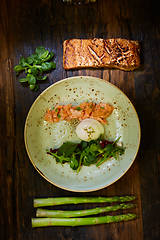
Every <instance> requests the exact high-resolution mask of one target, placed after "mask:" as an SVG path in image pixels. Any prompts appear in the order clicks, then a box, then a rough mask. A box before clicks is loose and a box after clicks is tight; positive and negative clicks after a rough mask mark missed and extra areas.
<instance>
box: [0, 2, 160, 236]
mask: <svg viewBox="0 0 160 240" xmlns="http://www.w3.org/2000/svg"><path fill="white" fill-rule="evenodd" d="M92 37H99V38H100V37H101V38H111V37H123V38H129V39H133V40H138V41H140V42H141V44H142V63H143V64H142V67H141V69H139V70H137V71H134V72H127V73H126V72H123V71H119V70H107V69H101V70H91V69H85V70H72V71H65V70H64V69H63V67H62V57H63V56H62V54H63V51H62V43H63V41H64V40H65V39H69V38H92ZM159 41H160V17H159V12H158V8H157V7H156V5H155V4H154V3H153V1H149V0H147V1H144V0H141V1H140V0H135V1H126V0H115V1H111V0H107V1H106V0H97V2H96V3H95V4H91V5H85V6H79V7H77V6H72V5H71V6H69V5H65V4H63V3H62V2H61V1H60V0H40V1H38V0H35V1H31V0H23V1H20V0H1V6H0V143H1V144H0V170H1V171H0V183H1V190H0V207H1V214H0V223H1V224H0V228H1V229H0V239H3V240H22V239H23V240H37V239H38V240H48V239H55V240H56V239H57V240H84V239H89V240H106V239H107V240H123V239H126V240H135V239H136V240H159V239H160V218H159V214H160V200H159V199H160V191H159V189H160V152H159V149H160V148H159V147H160V138H159V136H160V128H159V125H160V57H159V56H160V45H159ZM39 45H43V46H45V47H48V48H50V49H52V50H53V51H54V52H55V61H56V63H57V67H56V70H54V71H53V72H52V73H51V74H50V76H49V79H48V80H47V81H45V82H44V83H42V84H41V85H40V89H39V91H38V92H36V93H34V92H31V91H30V90H29V89H28V88H26V87H23V86H22V85H20V84H19V83H18V81H17V79H16V76H15V73H14V72H13V66H14V65H16V64H17V63H18V60H19V58H20V56H22V55H23V56H28V55H29V54H31V53H32V52H33V51H34V49H35V47H37V46H39ZM77 75H88V76H89V75H91V76H96V77H100V78H103V79H105V80H106V81H109V82H111V83H113V84H115V85H116V86H118V87H119V88H120V89H121V90H122V91H124V93H125V94H126V95H127V96H128V97H129V98H130V100H131V101H132V102H133V103H134V105H135V107H136V110H137V112H138V115H139V117H140V123H141V128H142V141H141V146H140V151H139V153H138V156H137V158H136V160H135V162H134V164H133V165H132V167H131V168H130V170H129V171H128V172H127V173H126V174H125V175H124V176H123V177H122V178H121V179H120V180H119V181H117V182H116V183H114V184H113V185H111V186H109V187H107V188H105V189H103V190H100V191H97V192H93V193H89V194H85V193H81V194H80V193H71V192H68V191H64V190H61V189H59V188H57V187H54V186H53V185H51V184H49V183H48V182H47V181H46V180H44V179H43V178H42V177H41V176H40V175H39V174H38V173H37V172H36V171H35V170H34V168H33V166H32V165H31V163H30V161H29V159H28V156H27V154H26V151H25V146H24V140H23V129H24V124H25V118H26V116H27V113H28V110H29V108H30V106H31V105H32V103H33V101H34V100H35V99H36V97H37V96H38V95H39V94H40V93H41V92H42V91H43V90H44V89H46V88H47V87H48V86H50V85H51V84H52V83H54V82H57V81H59V80H61V79H63V78H66V77H70V76H77ZM125 194H135V195H136V196H137V200H136V202H137V208H136V209H135V210H134V211H135V212H136V213H137V214H138V216H139V217H138V219H137V220H136V221H131V222H127V223H117V224H108V225H101V226H90V227H88V226H86V227H76V228H70V227H66V228H64V227H56V228H43V229H33V230H32V228H31V222H30V219H31V217H33V216H35V211H34V209H33V198H34V197H48V196H83V195H89V196H97V195H101V196H112V195H125ZM93 206H97V205H96V204H94V205H93ZM81 207H84V208H87V207H90V206H89V205H88V204H85V205H83V206H81V205H80V206H67V207H66V206H64V207H63V209H66V208H67V209H80V208H81Z"/></svg>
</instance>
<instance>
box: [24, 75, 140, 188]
mask: <svg viewBox="0 0 160 240" xmlns="http://www.w3.org/2000/svg"><path fill="white" fill-rule="evenodd" d="M86 100H88V101H94V102H100V101H102V102H105V103H110V104H112V105H113V106H114V108H115V109H114V111H113V113H112V114H111V116H110V117H109V118H108V124H107V125H106V126H105V134H106V137H107V139H110V140H115V139H117V138H118V137H119V136H121V138H120V141H121V142H123V144H124V147H125V148H126V151H125V154H124V155H122V156H121V157H120V159H119V160H118V161H117V160H115V159H110V160H108V161H106V162H105V163H104V164H102V165H101V166H100V167H98V168H97V167H96V166H95V165H93V166H89V167H88V166H83V167H82V169H81V170H80V172H79V173H78V174H77V173H76V172H74V171H73V170H72V169H71V168H70V167H69V165H68V164H67V163H66V164H64V165H61V164H57V163H56V161H55V160H54V159H53V158H52V157H51V156H50V155H47V154H46V149H47V148H53V147H58V146H60V144H61V142H64V141H67V140H72V141H78V139H77V137H76V135H75V133H74V127H72V126H70V125H69V124H68V123H66V122H65V121H63V122H61V123H56V124H53V123H52V124H49V123H47V122H45V121H44V120H43V116H44V114H45V112H46V109H47V108H51V107H53V106H54V105H55V104H68V103H72V104H75V105H76V104H79V103H81V102H83V101H86ZM24 138H25V146H26V150H27V153H28V156H29V158H30V160H31V162H32V164H33V166H34V167H35V168H36V170H37V171H38V172H39V173H40V174H41V175H42V176H43V177H44V178H45V179H46V180H47V181H49V182H50V183H52V184H54V185H56V186H58V187H60V188H63V189H66V190H70V191H75V192H89V191H95V190H98V189H101V188H104V187H107V186H109V185H111V184H112V183H114V182H115V181H117V180H118V179H119V178H120V177H122V176H123V175H124V173H125V172H126V171H127V170H128V169H129V168H130V166H131V165H132V163H133V161H134V159H135V157H136V154H137V152H138V148H139V144H140V124H139V120H138V116H137V113H136V111H135V109H134V107H133V105H132V103H131V102H130V100H129V99H128V98H127V96H126V95H125V94H124V93H123V92H122V91H121V90H120V89H118V88H117V87H116V86H114V85H112V84H111V83H109V82H106V81H104V80H102V79H99V78H95V77H86V76H82V77H81V76H78V77H71V78H67V79H64V80H61V81H59V82H57V83H55V84H53V85H52V86H50V87H48V88H47V89H46V90H45V91H44V92H42V93H41V94H40V95H39V97H38V98H37V99H36V100H35V102H34V103H33V105H32V107H31V108H30V111H29V113H28V116H27V119H26V123H25V130H24Z"/></svg>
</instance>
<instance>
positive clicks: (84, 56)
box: [63, 38, 140, 71]
mask: <svg viewBox="0 0 160 240" xmlns="http://www.w3.org/2000/svg"><path fill="white" fill-rule="evenodd" d="M139 66H140V44H139V42H138V41H133V40H127V39H121V38H115V39H106V40H105V39H101V38H99V39H98V38H94V39H70V40H65V41H64V42H63V67H64V69H66V70H69V69H74V68H88V67H91V68H101V67H108V68H117V69H121V70H125V71H131V70H134V69H136V68H138V67H139Z"/></svg>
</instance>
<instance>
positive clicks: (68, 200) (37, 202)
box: [33, 196, 135, 207]
mask: <svg viewBox="0 0 160 240" xmlns="http://www.w3.org/2000/svg"><path fill="white" fill-rule="evenodd" d="M134 199H135V196H123V197H117V196H114V197H57V198H37V199H34V203H33V204H34V207H44V206H55V205H63V204H78V203H103V202H109V203H111V202H129V201H132V200H134Z"/></svg>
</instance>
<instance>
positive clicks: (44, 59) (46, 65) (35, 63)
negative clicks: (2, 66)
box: [14, 46, 56, 90]
mask: <svg viewBox="0 0 160 240" xmlns="http://www.w3.org/2000/svg"><path fill="white" fill-rule="evenodd" d="M53 57H54V53H53V52H52V51H51V52H50V51H49V50H47V49H45V48H44V47H42V46H40V47H37V48H36V50H35V53H34V54H32V55H30V56H28V57H26V58H24V57H21V58H20V60H19V64H18V65H16V66H15V67H14V70H15V72H16V73H17V75H19V74H20V73H21V72H23V71H25V77H23V78H20V79H19V82H21V83H28V84H29V88H30V89H31V90H37V89H38V85H37V80H38V81H44V80H46V79H47V75H46V73H47V72H49V71H51V70H52V69H55V68H56V64H55V62H53V61H51V60H52V58H53Z"/></svg>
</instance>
